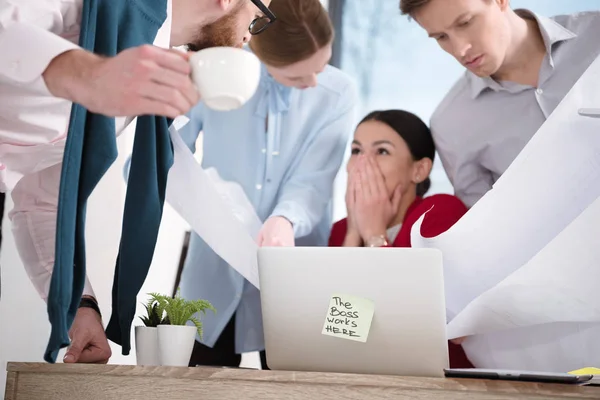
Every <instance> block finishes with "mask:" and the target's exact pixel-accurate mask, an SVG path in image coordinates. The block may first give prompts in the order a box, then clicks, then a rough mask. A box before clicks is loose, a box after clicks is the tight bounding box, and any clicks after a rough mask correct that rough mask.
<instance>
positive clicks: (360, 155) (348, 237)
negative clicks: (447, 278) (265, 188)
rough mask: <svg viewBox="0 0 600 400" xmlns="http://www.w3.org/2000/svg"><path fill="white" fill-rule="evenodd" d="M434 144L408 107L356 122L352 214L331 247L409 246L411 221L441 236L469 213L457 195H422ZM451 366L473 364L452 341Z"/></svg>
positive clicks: (349, 194)
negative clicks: (404, 109) (419, 221)
mask: <svg viewBox="0 0 600 400" xmlns="http://www.w3.org/2000/svg"><path fill="white" fill-rule="evenodd" d="M434 158H435V145H434V142H433V138H432V136H431V132H430V130H429V128H428V127H427V125H425V123H423V121H421V119H420V118H419V117H417V116H416V115H414V114H411V113H409V112H406V111H401V110H387V111H375V112H372V113H370V114H369V115H367V116H366V117H365V118H364V119H363V120H362V121H361V122H360V124H359V125H358V127H357V128H356V131H355V133H354V140H353V142H352V155H351V157H350V160H349V161H348V166H347V170H348V186H347V189H346V207H347V212H348V217H347V218H345V219H343V220H341V221H338V222H337V223H335V224H334V225H333V228H332V231H331V236H330V238H329V246H351V247H358V246H366V247H381V246H391V247H410V246H411V244H410V231H411V228H412V226H413V224H414V223H415V222H416V221H417V220H418V219H419V218H420V217H421V216H422V215H423V214H424V213H426V212H427V215H426V216H425V218H424V220H423V223H422V225H421V234H422V235H423V236H425V237H433V236H437V235H439V234H441V233H443V232H444V231H446V230H447V229H448V228H450V227H451V226H452V225H453V224H454V223H455V222H456V221H458V220H459V219H460V218H461V217H462V216H463V215H464V214H465V213H466V212H467V208H466V207H465V205H464V204H463V203H462V202H461V201H460V200H459V199H458V198H457V197H455V196H451V195H447V194H437V195H433V196H428V197H423V196H424V195H425V193H426V192H427V191H428V189H429V186H430V184H431V182H430V179H429V174H430V172H431V167H432V165H433V160H434ZM449 351H450V367H451V368H472V367H473V365H472V364H471V363H470V362H469V360H468V359H467V357H466V355H465V353H464V351H463V349H462V347H461V346H460V345H456V344H453V343H449Z"/></svg>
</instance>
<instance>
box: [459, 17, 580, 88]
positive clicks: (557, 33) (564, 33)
mask: <svg viewBox="0 0 600 400" xmlns="http://www.w3.org/2000/svg"><path fill="white" fill-rule="evenodd" d="M515 13H517V15H519V16H520V17H522V18H529V19H535V20H536V21H537V23H538V26H539V28H540V32H541V34H542V39H543V40H544V45H545V47H546V52H547V53H548V55H549V57H550V64H551V65H552V66H554V61H553V59H552V50H553V46H554V44H556V43H559V42H563V41H565V40H569V39H573V38H575V37H577V35H576V34H575V33H573V32H571V31H570V30H568V29H567V28H565V27H564V26H562V25H561V24H559V23H558V22H556V21H555V20H553V19H551V18H547V17H543V16H541V15H538V14H536V13H534V12H533V11H530V10H526V9H523V8H522V9H517V10H515ZM467 77H468V78H469V82H470V85H471V96H472V98H473V99H475V98H476V97H477V96H479V94H481V92H483V91H484V90H485V89H492V90H494V91H498V90H500V89H502V86H501V85H500V84H499V83H498V82H496V81H495V80H494V79H492V78H490V77H485V78H480V77H478V76H477V75H475V74H473V73H472V72H470V71H467Z"/></svg>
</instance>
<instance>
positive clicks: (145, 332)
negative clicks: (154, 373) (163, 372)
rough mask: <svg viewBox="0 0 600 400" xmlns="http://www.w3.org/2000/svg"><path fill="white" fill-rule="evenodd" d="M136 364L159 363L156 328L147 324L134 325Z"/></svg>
mask: <svg viewBox="0 0 600 400" xmlns="http://www.w3.org/2000/svg"><path fill="white" fill-rule="evenodd" d="M135 357H136V359H137V365H160V364H159V362H158V330H157V328H154V327H149V326H136V327H135Z"/></svg>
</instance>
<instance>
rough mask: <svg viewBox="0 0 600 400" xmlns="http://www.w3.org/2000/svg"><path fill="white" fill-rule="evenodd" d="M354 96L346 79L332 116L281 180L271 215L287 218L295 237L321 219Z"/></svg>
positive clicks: (349, 130)
mask: <svg viewBox="0 0 600 400" xmlns="http://www.w3.org/2000/svg"><path fill="white" fill-rule="evenodd" d="M356 104H357V96H356V90H355V88H354V86H353V84H351V83H349V84H348V86H347V87H346V88H345V90H344V91H343V92H342V94H341V96H340V100H339V102H338V104H337V106H336V107H335V108H334V110H335V111H332V113H331V114H330V115H331V116H332V117H331V118H330V119H328V121H327V122H326V123H325V124H324V125H323V127H322V128H321V129H320V131H319V132H318V134H316V135H314V139H313V140H312V142H311V143H310V144H309V145H308V146H306V147H305V148H304V152H303V153H304V154H303V155H302V156H301V157H300V159H299V162H298V163H297V164H296V165H295V166H293V168H292V169H291V171H293V172H292V173H291V175H290V176H289V178H288V179H286V180H285V181H284V184H283V186H282V189H281V191H280V195H279V197H278V201H277V205H276V206H275V208H274V210H273V212H272V214H271V216H272V217H273V216H282V217H284V218H286V219H288V220H289V221H290V222H291V223H292V225H293V227H294V234H295V236H296V237H303V236H306V235H308V234H309V233H311V232H312V230H313V229H314V228H315V226H316V225H317V224H318V223H319V222H320V221H321V218H322V217H323V215H324V213H325V210H326V208H327V205H328V204H329V202H330V200H331V197H332V192H333V181H334V179H335V177H336V175H337V173H338V171H339V169H340V166H341V163H342V160H343V158H344V153H345V150H346V147H347V144H348V139H349V137H350V134H351V133H352V131H353V128H354V123H355V112H356Z"/></svg>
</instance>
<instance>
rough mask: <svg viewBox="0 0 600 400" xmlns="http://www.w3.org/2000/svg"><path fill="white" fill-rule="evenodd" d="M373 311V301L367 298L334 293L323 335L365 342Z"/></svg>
mask: <svg viewBox="0 0 600 400" xmlns="http://www.w3.org/2000/svg"><path fill="white" fill-rule="evenodd" d="M374 312H375V303H373V301H371V300H369V299H364V298H361V297H356V296H350V295H345V294H334V295H333V296H331V300H330V301H329V308H328V309H327V316H326V317H325V324H324V325H323V331H322V332H321V333H322V334H323V335H328V336H334V337H338V338H342V339H348V340H355V341H357V342H366V341H367V337H368V336H369V330H370V329H371V321H372V320H373V313H374Z"/></svg>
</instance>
